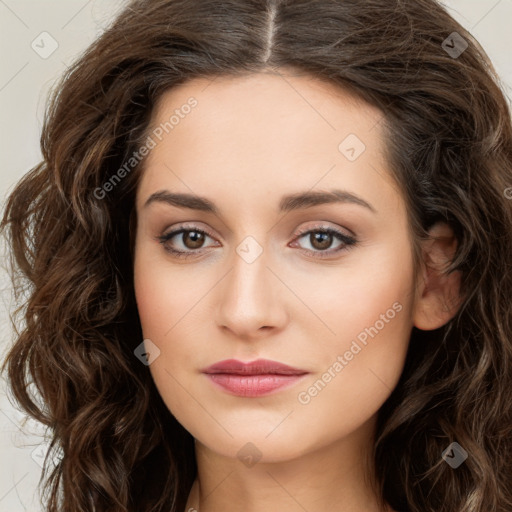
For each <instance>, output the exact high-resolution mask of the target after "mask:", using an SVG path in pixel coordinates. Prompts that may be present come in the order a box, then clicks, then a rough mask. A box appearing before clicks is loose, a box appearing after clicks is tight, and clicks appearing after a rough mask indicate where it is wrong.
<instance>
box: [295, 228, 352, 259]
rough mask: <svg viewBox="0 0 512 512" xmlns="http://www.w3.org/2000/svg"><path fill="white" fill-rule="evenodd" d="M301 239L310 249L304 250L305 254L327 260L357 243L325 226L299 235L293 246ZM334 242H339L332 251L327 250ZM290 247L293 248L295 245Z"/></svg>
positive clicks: (350, 237) (348, 236)
mask: <svg viewBox="0 0 512 512" xmlns="http://www.w3.org/2000/svg"><path fill="white" fill-rule="evenodd" d="M303 238H304V239H305V240H306V242H307V243H308V244H309V245H310V247H311V248H305V250H306V252H307V253H308V254H310V255H311V256H313V257H317V258H327V257H329V256H332V255H333V254H337V253H339V252H342V251H346V250H349V249H350V248H352V247H353V246H354V245H355V244H356V243H357V240H356V239H355V238H354V237H353V236H350V235H346V234H344V233H342V232H341V231H338V230H337V229H333V228H328V227H325V226H322V227H318V228H313V229H309V230H308V231H303V232H301V233H299V235H298V236H297V237H296V239H295V241H294V242H293V244H297V240H300V239H303ZM336 240H338V242H339V243H338V245H337V246H336V247H335V248H334V249H331V250H327V249H329V248H330V247H331V246H332V244H333V242H335V241H336ZM290 246H291V247H294V246H295V245H290Z"/></svg>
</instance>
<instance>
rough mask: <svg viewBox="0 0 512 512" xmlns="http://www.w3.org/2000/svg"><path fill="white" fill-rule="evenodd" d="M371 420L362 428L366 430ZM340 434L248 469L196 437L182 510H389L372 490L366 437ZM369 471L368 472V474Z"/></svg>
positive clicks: (360, 511) (205, 511)
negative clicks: (194, 466) (313, 447)
mask: <svg viewBox="0 0 512 512" xmlns="http://www.w3.org/2000/svg"><path fill="white" fill-rule="evenodd" d="M373 427H374V423H373V422H369V423H368V425H367V426H366V434H371V432H372V429H373ZM362 434H364V433H363V432H362V431H361V430H360V431H358V434H357V436H351V438H344V439H341V440H337V441H336V442H334V443H332V444H329V445H327V446H324V447H320V448H318V449H316V450H312V451H309V452H308V453H305V454H302V455H298V456H297V457H295V458H293V459H291V460H290V459H287V460H285V461H272V462H265V460H268V459H265V458H264V457H263V458H262V459H261V461H259V462H258V463H256V464H255V465H252V466H250V467H247V466H245V465H244V464H243V463H242V462H241V461H240V460H238V459H237V458H230V457H226V456H223V455H220V454H219V453H216V452H214V451H212V450H210V449H209V448H208V447H206V446H205V445H203V444H201V443H200V442H199V441H196V458H197V466H198V474H197V478H196V480H195V482H194V484H193V486H192V489H191V491H190V495H189V498H188V501H187V505H186V508H185V512H195V511H197V512H218V511H219V510H222V511H223V512H235V511H237V512H238V511H240V510H244V511H246V512H268V510H269V508H270V509H272V510H279V511H280V512H304V510H308V511H315V510H336V511H340V512H393V511H392V509H391V508H389V507H388V506H387V505H385V504H384V503H382V502H381V500H379V497H378V496H377V493H376V491H375V478H374V467H373V464H372V463H371V461H370V458H369V454H368V452H367V451H366V450H365V447H366V446H368V444H367V441H368V435H362ZM369 475H370V476H369Z"/></svg>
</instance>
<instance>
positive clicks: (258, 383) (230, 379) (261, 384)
mask: <svg viewBox="0 0 512 512" xmlns="http://www.w3.org/2000/svg"><path fill="white" fill-rule="evenodd" d="M305 375H306V374H302V375H271V374H265V375H234V374H227V373H208V374H206V376H207V377H208V378H209V379H210V380H211V381H212V382H213V383H214V384H216V385H217V386H219V387H221V388H222V389H223V390H225V391H228V392H229V393H231V394H233V395H236V396H245V397H256V396H264V395H269V394H271V393H273V392H275V391H277V390H280V389H283V388H285V387H288V386H291V385H292V384H295V383H296V382H298V381H299V380H300V379H302V378H303V377H304V376H305Z"/></svg>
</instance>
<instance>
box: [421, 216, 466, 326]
mask: <svg viewBox="0 0 512 512" xmlns="http://www.w3.org/2000/svg"><path fill="white" fill-rule="evenodd" d="M429 234H430V238H429V239H428V240H426V241H424V242H423V243H422V256H423V260H422V265H421V275H420V276H418V278H419V281H418V286H417V289H416V294H417V296H416V302H415V307H414V313H413V324H414V326H415V327H417V328H418V329H422V330H425V331H430V330H433V329H437V328H439V327H442V326H443V325H445V324H446V323H447V322H449V321H450V320H451V319H452V318H453V317H454V316H455V314H456V313H457V310H458V308H459V306H460V304H461V298H460V295H459V293H460V281H461V272H460V271H458V270H455V271H453V272H452V273H451V274H447V273H446V268H447V267H448V265H449V263H450V262H451V261H452V258H453V257H454V255H455V251H456V249H457V240H456V237H455V235H454V234H453V231H452V229H451V228H450V226H449V225H448V224H446V223H444V222H439V223H437V224H434V226H432V228H431V229H430V230H429Z"/></svg>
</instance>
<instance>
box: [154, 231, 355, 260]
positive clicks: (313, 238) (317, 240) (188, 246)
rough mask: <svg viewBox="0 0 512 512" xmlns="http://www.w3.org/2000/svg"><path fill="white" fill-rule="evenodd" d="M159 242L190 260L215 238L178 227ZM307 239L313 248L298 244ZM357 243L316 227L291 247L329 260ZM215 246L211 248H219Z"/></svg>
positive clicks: (176, 254)
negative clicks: (209, 240)
mask: <svg viewBox="0 0 512 512" xmlns="http://www.w3.org/2000/svg"><path fill="white" fill-rule="evenodd" d="M156 238H157V240H158V241H159V242H160V243H161V244H162V245H163V247H164V249H165V251H167V252H168V253H170V254H171V255H172V256H173V257H176V258H188V257H193V256H197V255H199V254H201V253H202V252H203V249H205V248H206V247H208V246H206V247H205V241H206V239H208V238H209V239H212V240H213V236H212V235H211V234H209V233H208V232H207V231H205V230H203V229H199V228H197V227H196V226H184V225H182V226H178V228H177V229H174V230H172V231H170V232H169V233H165V234H163V235H160V236H157V237H156ZM300 239H305V240H306V242H307V243H309V245H310V247H311V248H304V247H302V246H301V245H299V244H298V242H297V241H298V240H300ZM336 240H337V241H338V245H337V246H336V247H335V248H334V249H332V248H331V249H330V250H327V249H329V248H330V247H331V246H332V244H333V242H335V241H336ZM356 243H357V240H356V239H355V238H354V237H353V236H350V235H346V234H344V233H342V232H341V231H338V230H336V229H333V228H329V227H326V226H320V227H315V228H313V229H309V230H307V231H302V232H300V233H299V234H298V235H297V236H296V238H295V239H294V241H293V242H292V243H291V244H290V247H296V246H299V247H302V248H303V249H304V251H305V252H306V253H307V254H309V255H311V256H313V257H315V258H327V257H330V256H332V255H334V254H338V253H340V252H342V251H346V250H349V249H350V248H351V247H353V246H354V245H355V244H356ZM216 244H217V245H215V244H213V245H210V246H209V247H215V246H217V247H218V246H219V245H218V242H216Z"/></svg>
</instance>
